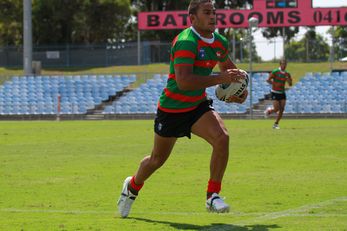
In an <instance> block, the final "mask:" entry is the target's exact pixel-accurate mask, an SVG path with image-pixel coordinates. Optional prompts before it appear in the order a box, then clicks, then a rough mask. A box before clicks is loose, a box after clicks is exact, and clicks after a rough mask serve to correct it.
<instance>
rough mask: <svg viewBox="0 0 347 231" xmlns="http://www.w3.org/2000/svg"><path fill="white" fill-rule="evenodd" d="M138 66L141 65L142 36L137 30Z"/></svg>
mask: <svg viewBox="0 0 347 231" xmlns="http://www.w3.org/2000/svg"><path fill="white" fill-rule="evenodd" d="M137 65H141V34H140V30H137Z"/></svg>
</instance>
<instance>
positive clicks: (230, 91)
mask: <svg viewBox="0 0 347 231" xmlns="http://www.w3.org/2000/svg"><path fill="white" fill-rule="evenodd" d="M243 73H244V76H245V78H244V79H241V80H240V82H239V83H230V84H229V83H228V84H219V85H217V87H216V90H215V94H216V97H217V98H218V99H219V100H221V101H227V100H228V99H229V98H230V97H231V96H240V95H242V93H243V92H244V91H245V90H246V89H247V87H248V81H249V76H248V74H247V72H246V71H243Z"/></svg>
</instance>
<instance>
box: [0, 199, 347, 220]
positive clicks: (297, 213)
mask: <svg viewBox="0 0 347 231" xmlns="http://www.w3.org/2000/svg"><path fill="white" fill-rule="evenodd" d="M342 201H347V197H339V198H335V199H331V200H327V201H323V202H320V203H316V204H307V205H303V206H301V207H298V208H295V209H288V210H283V211H278V212H273V213H242V212H236V211H235V212H233V211H231V212H230V213H225V214H220V215H223V216H233V217H245V216H256V217H255V218H251V219H247V220H244V221H241V222H239V223H237V224H235V225H247V224H250V223H255V222H261V221H265V220H272V219H277V218H280V217H289V216H293V217H347V214H331V213H329V214H324V213H303V212H308V210H310V209H317V208H323V207H325V206H329V205H332V204H335V203H337V202H342ZM0 212H8V213H61V214H76V215H80V214H101V215H102V214H106V215H110V216H112V215H114V214H117V210H116V209H115V210H114V211H97V210H54V209H52V210H48V209H47V210H46V209H18V208H0ZM132 214H133V215H139V214H154V215H178V216H182V215H190V216H192V215H196V216H199V215H206V214H207V212H174V211H172V212H134V213H132Z"/></svg>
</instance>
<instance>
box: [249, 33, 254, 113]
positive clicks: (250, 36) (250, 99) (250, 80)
mask: <svg viewBox="0 0 347 231" xmlns="http://www.w3.org/2000/svg"><path fill="white" fill-rule="evenodd" d="M248 30H249V40H248V42H249V43H248V50H249V67H248V72H249V78H250V79H249V91H250V92H249V93H248V94H249V104H250V105H249V113H250V116H251V119H253V96H252V95H253V94H252V89H253V86H252V76H253V74H252V72H253V65H252V53H253V52H252V27H249V28H248Z"/></svg>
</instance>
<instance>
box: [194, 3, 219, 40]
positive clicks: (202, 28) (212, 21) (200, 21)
mask: <svg viewBox="0 0 347 231" xmlns="http://www.w3.org/2000/svg"><path fill="white" fill-rule="evenodd" d="M191 20H192V25H193V27H194V28H195V29H196V30H197V31H198V32H199V33H200V34H201V35H202V36H204V37H211V34H212V33H213V32H214V31H215V29H216V9H215V8H214V7H213V4H212V3H210V2H208V3H204V4H201V5H200V6H199V8H198V10H197V12H196V14H195V15H192V16H191Z"/></svg>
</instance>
